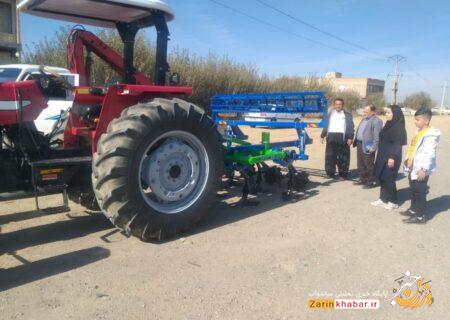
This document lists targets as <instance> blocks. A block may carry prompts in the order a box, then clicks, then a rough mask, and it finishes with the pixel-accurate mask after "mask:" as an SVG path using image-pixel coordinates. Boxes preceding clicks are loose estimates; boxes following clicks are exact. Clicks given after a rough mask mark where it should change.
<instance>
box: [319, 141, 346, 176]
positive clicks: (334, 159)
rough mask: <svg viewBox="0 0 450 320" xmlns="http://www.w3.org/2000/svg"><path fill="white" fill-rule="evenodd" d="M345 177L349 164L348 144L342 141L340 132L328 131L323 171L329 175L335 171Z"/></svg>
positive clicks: (332, 174)
mask: <svg viewBox="0 0 450 320" xmlns="http://www.w3.org/2000/svg"><path fill="white" fill-rule="evenodd" d="M336 166H337V168H338V171H339V176H341V177H343V178H347V176H348V169H349V166H350V146H349V145H348V144H347V143H346V141H344V138H343V135H342V133H337V134H335V133H329V134H328V137H327V145H326V148H325V171H326V173H327V175H328V176H329V177H333V176H334V174H335V173H336Z"/></svg>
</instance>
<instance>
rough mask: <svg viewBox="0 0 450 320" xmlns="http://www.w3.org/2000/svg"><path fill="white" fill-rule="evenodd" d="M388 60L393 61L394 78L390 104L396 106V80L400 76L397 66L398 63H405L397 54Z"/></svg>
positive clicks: (403, 58) (404, 59)
mask: <svg viewBox="0 0 450 320" xmlns="http://www.w3.org/2000/svg"><path fill="white" fill-rule="evenodd" d="M389 59H390V60H392V61H394V74H393V75H392V77H393V78H394V80H393V83H392V104H397V92H398V79H399V78H400V76H401V74H400V73H399V67H398V65H399V63H400V62H403V61H406V58H405V57H403V56H400V55H398V54H397V55H395V56H392V57H389Z"/></svg>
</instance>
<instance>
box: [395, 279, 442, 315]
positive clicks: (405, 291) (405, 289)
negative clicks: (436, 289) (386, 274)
mask: <svg viewBox="0 0 450 320" xmlns="http://www.w3.org/2000/svg"><path fill="white" fill-rule="evenodd" d="M394 281H395V282H396V283H397V284H398V286H399V287H400V288H398V289H396V288H394V289H393V290H392V293H394V296H393V297H392V298H391V305H392V306H395V305H397V304H398V305H399V306H401V307H404V308H419V307H422V306H426V305H428V306H431V305H432V304H433V302H434V298H433V295H432V294H431V286H430V282H431V280H428V281H425V279H424V278H423V277H422V276H420V275H418V276H413V275H411V272H409V271H406V272H405V273H404V274H403V276H401V277H400V278H398V279H395V280H394Z"/></svg>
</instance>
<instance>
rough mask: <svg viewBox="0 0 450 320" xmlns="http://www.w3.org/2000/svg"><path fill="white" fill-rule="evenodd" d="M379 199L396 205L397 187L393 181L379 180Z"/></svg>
mask: <svg viewBox="0 0 450 320" xmlns="http://www.w3.org/2000/svg"><path fill="white" fill-rule="evenodd" d="M380 199H381V201H383V202H392V203H395V204H397V185H396V184H395V180H393V179H385V180H383V179H381V180H380Z"/></svg>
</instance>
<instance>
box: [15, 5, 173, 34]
mask: <svg viewBox="0 0 450 320" xmlns="http://www.w3.org/2000/svg"><path fill="white" fill-rule="evenodd" d="M17 8H18V9H19V10H20V11H22V12H24V13H28V14H31V15H35V16H39V17H45V18H51V19H57V20H64V21H70V22H75V23H80V24H87V25H92V26H97V27H105V28H115V27H116V23H118V22H126V23H130V22H136V21H140V22H141V21H142V24H141V27H149V26H152V25H153V24H154V22H153V19H152V12H154V11H162V12H164V13H165V17H166V21H170V20H172V19H173V18H174V13H173V11H172V9H171V8H170V7H169V6H168V5H167V4H166V3H164V2H163V1H160V0H23V1H21V2H20V3H19V4H18V5H17Z"/></svg>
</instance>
